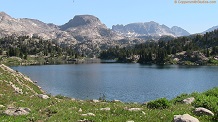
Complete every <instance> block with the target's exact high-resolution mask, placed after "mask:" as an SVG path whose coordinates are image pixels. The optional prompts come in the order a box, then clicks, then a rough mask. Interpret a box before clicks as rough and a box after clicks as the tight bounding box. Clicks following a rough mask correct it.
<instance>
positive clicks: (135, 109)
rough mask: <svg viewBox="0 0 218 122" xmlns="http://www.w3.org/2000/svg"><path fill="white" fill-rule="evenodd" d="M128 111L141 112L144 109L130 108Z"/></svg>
mask: <svg viewBox="0 0 218 122" xmlns="http://www.w3.org/2000/svg"><path fill="white" fill-rule="evenodd" d="M127 110H128V111H141V110H142V108H129V109H127Z"/></svg>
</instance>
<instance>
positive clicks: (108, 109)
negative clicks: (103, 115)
mask: <svg viewBox="0 0 218 122" xmlns="http://www.w3.org/2000/svg"><path fill="white" fill-rule="evenodd" d="M100 110H101V111H110V110H111V108H108V107H107V108H100Z"/></svg>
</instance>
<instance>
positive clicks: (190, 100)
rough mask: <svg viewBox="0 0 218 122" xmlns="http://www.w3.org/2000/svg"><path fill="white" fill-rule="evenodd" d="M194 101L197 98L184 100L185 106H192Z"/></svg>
mask: <svg viewBox="0 0 218 122" xmlns="http://www.w3.org/2000/svg"><path fill="white" fill-rule="evenodd" d="M194 101H195V98H194V97H190V98H186V99H184V100H183V101H182V102H183V103H185V104H191V103H193V102H194Z"/></svg>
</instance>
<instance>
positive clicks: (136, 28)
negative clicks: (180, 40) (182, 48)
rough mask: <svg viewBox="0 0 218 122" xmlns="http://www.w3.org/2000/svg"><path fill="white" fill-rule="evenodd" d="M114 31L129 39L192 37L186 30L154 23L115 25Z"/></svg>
mask: <svg viewBox="0 0 218 122" xmlns="http://www.w3.org/2000/svg"><path fill="white" fill-rule="evenodd" d="M112 30H113V31H115V32H117V33H120V34H121V35H124V36H128V37H140V36H153V37H161V36H173V37H177V36H187V35H190V33H188V32H187V31H186V30H184V29H182V28H180V27H177V26H174V27H172V28H169V27H167V26H166V25H160V24H158V23H156V22H154V21H151V22H145V23H131V24H127V25H125V26H124V25H114V26H113V27H112Z"/></svg>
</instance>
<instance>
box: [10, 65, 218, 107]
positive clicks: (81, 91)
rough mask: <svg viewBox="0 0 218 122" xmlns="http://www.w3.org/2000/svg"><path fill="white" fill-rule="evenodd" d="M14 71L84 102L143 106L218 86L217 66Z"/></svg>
mask: <svg viewBox="0 0 218 122" xmlns="http://www.w3.org/2000/svg"><path fill="white" fill-rule="evenodd" d="M11 68H12V69H14V70H17V71H19V72H21V73H23V74H25V75H27V76H29V77H30V78H31V79H32V80H34V81H37V85H38V86H40V87H42V89H43V90H44V91H46V93H48V94H51V95H63V96H67V97H71V98H76V99H82V100H89V99H99V98H100V97H105V98H106V100H115V99H116V100H121V101H123V102H139V103H143V102H146V101H150V100H154V99H157V98H162V97H166V98H168V99H172V98H174V97H176V96H177V95H180V94H182V93H192V92H203V91H206V90H208V89H211V88H213V87H217V86H218V67H217V66H179V65H162V66H161V65H141V64H137V63H136V64H122V63H96V64H66V65H41V66H16V67H11Z"/></svg>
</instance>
